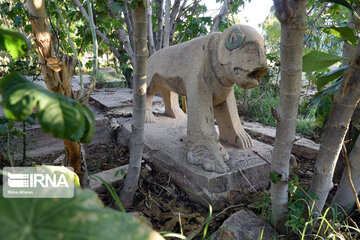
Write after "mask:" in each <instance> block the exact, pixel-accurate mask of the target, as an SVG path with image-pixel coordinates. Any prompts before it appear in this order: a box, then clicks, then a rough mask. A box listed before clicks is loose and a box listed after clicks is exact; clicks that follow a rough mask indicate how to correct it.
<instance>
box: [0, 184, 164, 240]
mask: <svg viewBox="0 0 360 240" xmlns="http://www.w3.org/2000/svg"><path fill="white" fill-rule="evenodd" d="M0 190H1V192H2V188H0ZM0 212H1V216H0V225H1V227H0V239H7V240H19V239H34V240H35V239H36V240H49V239H63V240H73V239H84V240H90V239H94V240H95V239H101V240H113V239H119V240H147V239H149V240H150V239H155V238H151V237H154V235H156V233H154V232H152V230H151V229H150V228H149V227H147V226H145V225H144V224H141V223H140V222H138V221H137V220H136V219H135V218H133V217H132V216H130V215H128V214H126V213H120V212H118V211H115V210H112V209H110V208H104V206H103V205H102V203H101V201H100V199H99V198H98V196H97V195H96V193H95V192H93V191H91V190H82V189H80V188H75V196H74V198H62V199H56V198H55V199H47V198H38V199H37V198H23V199H20V198H18V199H16V198H12V199H11V198H3V197H2V196H1V198H0ZM156 239H162V238H161V237H159V238H156Z"/></svg>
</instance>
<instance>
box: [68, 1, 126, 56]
mask: <svg viewBox="0 0 360 240" xmlns="http://www.w3.org/2000/svg"><path fill="white" fill-rule="evenodd" d="M73 2H74V4H75V5H76V6H77V7H78V8H79V10H80V12H81V14H82V15H83V17H84V18H85V20H86V22H87V23H88V24H89V26H90V17H89V15H88V14H87V12H86V10H85V8H84V6H83V5H82V4H81V3H80V2H79V0H73ZM95 31H96V35H98V36H99V37H100V38H101V39H103V40H104V42H105V43H106V45H108V47H109V48H110V51H111V52H112V53H113V54H114V55H115V57H116V58H117V59H120V58H121V54H120V52H119V51H118V50H117V49H116V47H114V46H113V45H112V44H111V42H110V40H109V39H108V38H107V37H106V36H105V34H103V33H102V32H101V31H100V30H99V29H98V28H97V27H96V29H95Z"/></svg>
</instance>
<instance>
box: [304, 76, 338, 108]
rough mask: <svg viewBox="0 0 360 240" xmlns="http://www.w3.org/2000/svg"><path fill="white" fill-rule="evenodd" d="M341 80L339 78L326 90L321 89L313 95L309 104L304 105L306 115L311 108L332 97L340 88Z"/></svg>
mask: <svg viewBox="0 0 360 240" xmlns="http://www.w3.org/2000/svg"><path fill="white" fill-rule="evenodd" d="M342 79H343V78H339V79H338V80H337V81H336V82H335V83H333V84H331V85H330V86H329V87H328V88H325V89H323V90H322V91H320V92H318V93H317V94H315V95H314V97H313V98H312V99H311V100H310V102H309V103H308V104H307V105H306V113H305V115H308V114H309V113H310V111H311V109H312V108H313V107H316V106H317V105H319V104H320V103H321V101H323V99H325V98H326V97H328V96H331V95H334V94H335V93H336V92H337V91H338V90H339V88H340V85H341V83H342Z"/></svg>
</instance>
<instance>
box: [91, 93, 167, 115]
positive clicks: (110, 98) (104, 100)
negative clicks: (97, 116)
mask: <svg viewBox="0 0 360 240" xmlns="http://www.w3.org/2000/svg"><path fill="white" fill-rule="evenodd" d="M132 97H133V96H132V89H130V88H103V89H97V90H95V91H94V92H93V94H91V96H90V99H92V100H93V101H95V102H96V103H97V104H98V105H99V106H100V107H102V108H103V109H104V110H106V111H107V110H110V109H112V108H123V107H129V106H132V105H133V99H132ZM160 102H161V103H162V98H160V97H157V96H155V97H154V102H153V103H155V104H156V103H160Z"/></svg>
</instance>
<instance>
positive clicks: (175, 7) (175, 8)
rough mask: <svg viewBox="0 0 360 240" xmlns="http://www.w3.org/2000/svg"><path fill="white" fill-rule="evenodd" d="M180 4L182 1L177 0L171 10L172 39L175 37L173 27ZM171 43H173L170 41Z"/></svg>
mask: <svg viewBox="0 0 360 240" xmlns="http://www.w3.org/2000/svg"><path fill="white" fill-rule="evenodd" d="M180 2H181V0H175V2H174V5H173V7H172V10H171V14H170V39H171V38H172V37H173V31H172V29H173V26H174V24H175V18H176V16H177V14H178V12H179V9H180ZM170 42H171V41H170Z"/></svg>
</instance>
